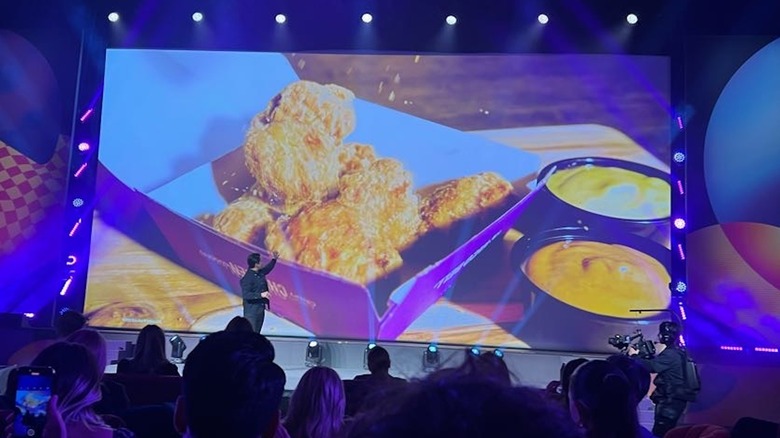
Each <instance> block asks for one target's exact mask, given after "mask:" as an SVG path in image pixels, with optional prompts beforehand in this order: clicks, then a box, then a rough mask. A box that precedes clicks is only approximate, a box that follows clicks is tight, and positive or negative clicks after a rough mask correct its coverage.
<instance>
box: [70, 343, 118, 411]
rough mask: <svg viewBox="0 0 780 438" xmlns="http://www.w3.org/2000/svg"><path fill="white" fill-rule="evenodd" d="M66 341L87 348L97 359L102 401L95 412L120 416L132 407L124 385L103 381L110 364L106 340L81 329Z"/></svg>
mask: <svg viewBox="0 0 780 438" xmlns="http://www.w3.org/2000/svg"><path fill="white" fill-rule="evenodd" d="M65 341H66V342H72V343H74V344H81V345H83V346H85V347H87V350H89V352H90V353H92V357H94V358H95V364H96V365H97V370H98V374H99V375H100V378H101V383H100V394H101V399H100V401H99V402H98V403H97V404H95V406H94V408H95V412H97V413H99V414H112V415H118V414H119V413H121V412H122V411H124V410H125V409H127V408H128V407H130V399H129V398H128V396H127V390H126V389H125V387H124V385H122V384H121V383H117V382H114V381H111V380H102V378H103V374H104V373H105V371H106V363H107V362H108V357H107V354H106V338H104V337H103V335H101V334H100V332H98V331H97V330H93V329H81V330H78V331H76V332H74V333H73V334H71V335H70V336H68V337H67V338H65Z"/></svg>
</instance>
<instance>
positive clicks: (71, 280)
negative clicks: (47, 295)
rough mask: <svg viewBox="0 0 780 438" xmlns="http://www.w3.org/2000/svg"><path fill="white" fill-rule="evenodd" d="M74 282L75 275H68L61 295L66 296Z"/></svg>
mask: <svg viewBox="0 0 780 438" xmlns="http://www.w3.org/2000/svg"><path fill="white" fill-rule="evenodd" d="M71 283H73V277H68V279H67V280H65V284H63V285H62V289H61V290H60V296H61V297H64V296H65V294H66V293H68V288H70V284H71Z"/></svg>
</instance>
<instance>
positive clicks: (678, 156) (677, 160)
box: [672, 152, 685, 163]
mask: <svg viewBox="0 0 780 438" xmlns="http://www.w3.org/2000/svg"><path fill="white" fill-rule="evenodd" d="M672 159H673V160H674V162H675V163H682V162H683V161H685V154H684V153H682V152H675V153H674V155H672Z"/></svg>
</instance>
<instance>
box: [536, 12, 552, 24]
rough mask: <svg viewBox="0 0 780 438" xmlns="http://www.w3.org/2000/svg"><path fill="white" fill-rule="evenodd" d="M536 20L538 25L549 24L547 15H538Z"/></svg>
mask: <svg viewBox="0 0 780 438" xmlns="http://www.w3.org/2000/svg"><path fill="white" fill-rule="evenodd" d="M536 19H537V20H539V23H542V24H547V23H549V22H550V17H548V16H547V14H539V16H538V17H536Z"/></svg>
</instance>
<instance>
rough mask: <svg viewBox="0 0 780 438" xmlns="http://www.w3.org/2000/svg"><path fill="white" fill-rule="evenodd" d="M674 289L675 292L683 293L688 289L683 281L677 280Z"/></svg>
mask: <svg viewBox="0 0 780 438" xmlns="http://www.w3.org/2000/svg"><path fill="white" fill-rule="evenodd" d="M674 290H676V291H677V292H680V293H683V292H685V291H686V290H688V285H687V284H685V282H684V281H678V282H677V284H676V285H675V286H674Z"/></svg>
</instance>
